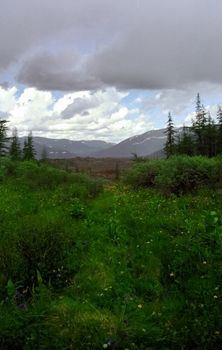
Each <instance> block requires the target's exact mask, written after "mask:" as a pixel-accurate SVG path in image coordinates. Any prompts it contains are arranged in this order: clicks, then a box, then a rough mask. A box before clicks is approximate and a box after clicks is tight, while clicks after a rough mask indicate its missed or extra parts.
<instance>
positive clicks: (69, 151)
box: [20, 137, 114, 159]
mask: <svg viewBox="0 0 222 350" xmlns="http://www.w3.org/2000/svg"><path fill="white" fill-rule="evenodd" d="M24 140H25V137H21V138H20V142H21V144H22V145H23V143H24ZM33 143H34V148H35V151H36V157H37V158H41V155H42V151H43V149H44V148H45V150H46V152H47V155H48V158H52V159H55V158H57V159H61V158H62V159H64V158H75V157H88V156H90V155H92V154H93V153H95V152H99V151H102V150H105V149H107V148H110V147H112V146H113V145H114V143H111V142H105V141H98V140H92V141H71V140H67V139H59V140H57V139H48V138H46V137H33Z"/></svg>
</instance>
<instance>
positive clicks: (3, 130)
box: [0, 120, 9, 157]
mask: <svg viewBox="0 0 222 350" xmlns="http://www.w3.org/2000/svg"><path fill="white" fill-rule="evenodd" d="M6 123H7V120H0V157H3V156H5V154H6V152H7V149H8V147H7V142H8V140H9V138H8V137H7V131H8V128H7V126H6Z"/></svg>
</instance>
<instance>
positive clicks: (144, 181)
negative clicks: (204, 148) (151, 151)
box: [126, 156, 222, 195]
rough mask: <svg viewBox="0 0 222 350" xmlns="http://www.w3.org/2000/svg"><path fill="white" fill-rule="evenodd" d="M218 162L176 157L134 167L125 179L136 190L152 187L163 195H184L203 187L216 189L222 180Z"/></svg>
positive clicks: (221, 167)
mask: <svg viewBox="0 0 222 350" xmlns="http://www.w3.org/2000/svg"><path fill="white" fill-rule="evenodd" d="M221 175H222V162H221V160H220V159H219V158H211V159H209V158H206V157H188V156H174V157H171V158H169V159H167V160H152V161H147V162H145V163H142V164H138V165H135V166H134V167H132V169H130V171H129V172H128V174H127V176H126V182H127V183H128V184H131V185H133V187H139V186H142V187H146V186H148V187H151V186H154V187H155V188H157V189H159V190H161V191H162V192H164V193H175V194H177V195H178V194H184V193H189V192H193V191H195V190H197V189H199V188H201V187H203V186H208V187H210V188H214V187H215V186H216V185H217V184H218V183H220V181H221V179H222V176H221Z"/></svg>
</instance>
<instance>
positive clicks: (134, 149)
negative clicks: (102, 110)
mask: <svg viewBox="0 0 222 350" xmlns="http://www.w3.org/2000/svg"><path fill="white" fill-rule="evenodd" d="M165 130H166V129H159V130H151V131H147V132H145V133H144V134H141V135H137V136H133V137H130V138H128V139H126V140H124V141H122V142H120V143H118V144H114V143H110V142H105V141H99V140H92V141H72V140H67V139H49V138H46V137H33V143H34V147H35V151H36V156H37V158H41V155H42V152H43V149H45V150H46V152H47V156H48V158H51V159H64V158H75V157H95V158H132V157H133V155H137V156H142V157H154V158H159V157H162V156H163V152H162V150H163V148H164V144H165V142H166V134H165ZM24 139H25V138H24V137H22V138H20V141H21V143H23V142H24Z"/></svg>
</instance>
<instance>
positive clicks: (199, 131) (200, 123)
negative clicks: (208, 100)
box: [192, 93, 207, 155]
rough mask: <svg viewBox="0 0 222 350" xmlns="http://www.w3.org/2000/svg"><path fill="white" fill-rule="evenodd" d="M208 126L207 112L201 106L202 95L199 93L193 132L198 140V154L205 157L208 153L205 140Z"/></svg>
mask: <svg viewBox="0 0 222 350" xmlns="http://www.w3.org/2000/svg"><path fill="white" fill-rule="evenodd" d="M206 124H207V118H206V110H205V108H204V106H203V105H201V100H200V94H199V93H198V94H197V98H196V115H195V120H193V125H192V131H193V133H194V135H195V138H196V153H197V154H199V155H205V154H206V153H207V151H206V140H205V128H206Z"/></svg>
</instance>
